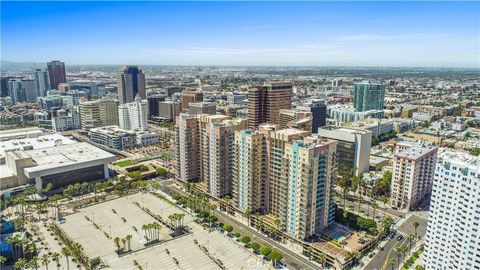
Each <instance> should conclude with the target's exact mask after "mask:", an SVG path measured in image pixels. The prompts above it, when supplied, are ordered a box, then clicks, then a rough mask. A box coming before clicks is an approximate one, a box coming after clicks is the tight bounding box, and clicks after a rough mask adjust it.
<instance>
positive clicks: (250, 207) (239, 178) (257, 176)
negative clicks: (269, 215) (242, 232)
mask: <svg viewBox="0 0 480 270" xmlns="http://www.w3.org/2000/svg"><path fill="white" fill-rule="evenodd" d="M266 151H267V144H266V136H265V134H264V133H261V132H259V131H255V130H251V129H245V130H242V131H237V132H236V133H235V151H234V154H235V157H234V160H233V162H234V164H233V165H234V166H233V168H234V170H233V176H232V199H233V202H234V204H235V206H236V207H237V208H238V209H240V211H243V212H261V213H264V212H265V211H266V205H267V204H266V202H265V199H266V196H265V194H266V193H267V188H268V186H267V170H266V168H267V164H268V163H267V162H266V155H267V153H266Z"/></svg>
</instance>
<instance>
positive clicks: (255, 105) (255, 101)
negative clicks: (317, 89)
mask: <svg viewBox="0 0 480 270" xmlns="http://www.w3.org/2000/svg"><path fill="white" fill-rule="evenodd" d="M291 107H292V83H290V82H267V83H264V84H263V85H260V86H257V88H253V89H250V90H249V91H248V125H249V127H250V128H251V129H257V128H258V126H259V125H260V124H263V123H271V124H277V123H278V118H279V115H278V114H279V111H280V110H281V109H290V108H291Z"/></svg>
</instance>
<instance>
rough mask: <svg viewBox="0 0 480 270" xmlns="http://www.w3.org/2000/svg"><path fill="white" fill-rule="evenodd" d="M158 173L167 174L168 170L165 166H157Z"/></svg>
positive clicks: (160, 174) (159, 174)
mask: <svg viewBox="0 0 480 270" xmlns="http://www.w3.org/2000/svg"><path fill="white" fill-rule="evenodd" d="M157 175H158V176H167V175H168V171H167V169H165V168H157Z"/></svg>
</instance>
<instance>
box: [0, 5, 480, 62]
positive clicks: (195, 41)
mask: <svg viewBox="0 0 480 270" xmlns="http://www.w3.org/2000/svg"><path fill="white" fill-rule="evenodd" d="M1 5H2V10H1V14H2V16H1V17H2V18H1V22H2V24H1V29H2V31H1V32H2V33H1V37H2V40H3V42H2V46H1V47H2V48H1V50H2V60H8V61H15V62H48V61H50V60H51V59H57V58H60V59H61V60H62V61H64V62H66V63H67V64H72V65H75V64H79V65H82V64H112V65H119V64H126V63H131V64H141V65H143V64H144V65H227V66H228V65H232V66H244V65H246V66H248V65H252V66H257V65H260V66H392V67H394V66H395V67H470V68H479V67H480V62H479V61H478V59H479V58H480V50H479V37H480V34H479V33H480V31H479V30H480V27H479V25H480V24H479V23H478V17H479V16H478V14H479V4H478V3H476V2H460V3H458V2H456V3H449V2H420V3H417V2H416V3H412V2H401V3H399V2H375V3H372V2H336V3H333V2H303V3H289V2H281V3H274V2H261V3H244V2H242V3H240V2H228V3H225V2H224V3H220V2H208V3H199V2H191V3H186V2H177V3H172V2H168V3H167V2H135V3H132V2H89V3H81V2H55V3H46V2H35V3H32V2H2V3H1ZM60 11H61V12H60ZM263 14H271V16H264V15H263ZM366 15H367V16H366ZM125 18H127V20H125ZM52 21H57V22H61V23H57V24H52V23H51V22H52ZM127 21H129V23H125V22H127ZM46 23H48V24H46ZM42 25H43V26H45V25H48V27H42ZM52 35H56V36H57V38H58V40H59V41H61V42H55V39H52Z"/></svg>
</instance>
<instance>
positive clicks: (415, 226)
mask: <svg viewBox="0 0 480 270" xmlns="http://www.w3.org/2000/svg"><path fill="white" fill-rule="evenodd" d="M418 226H420V223H418V221H414V222H413V227H414V228H415V239H417V228H418Z"/></svg>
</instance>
